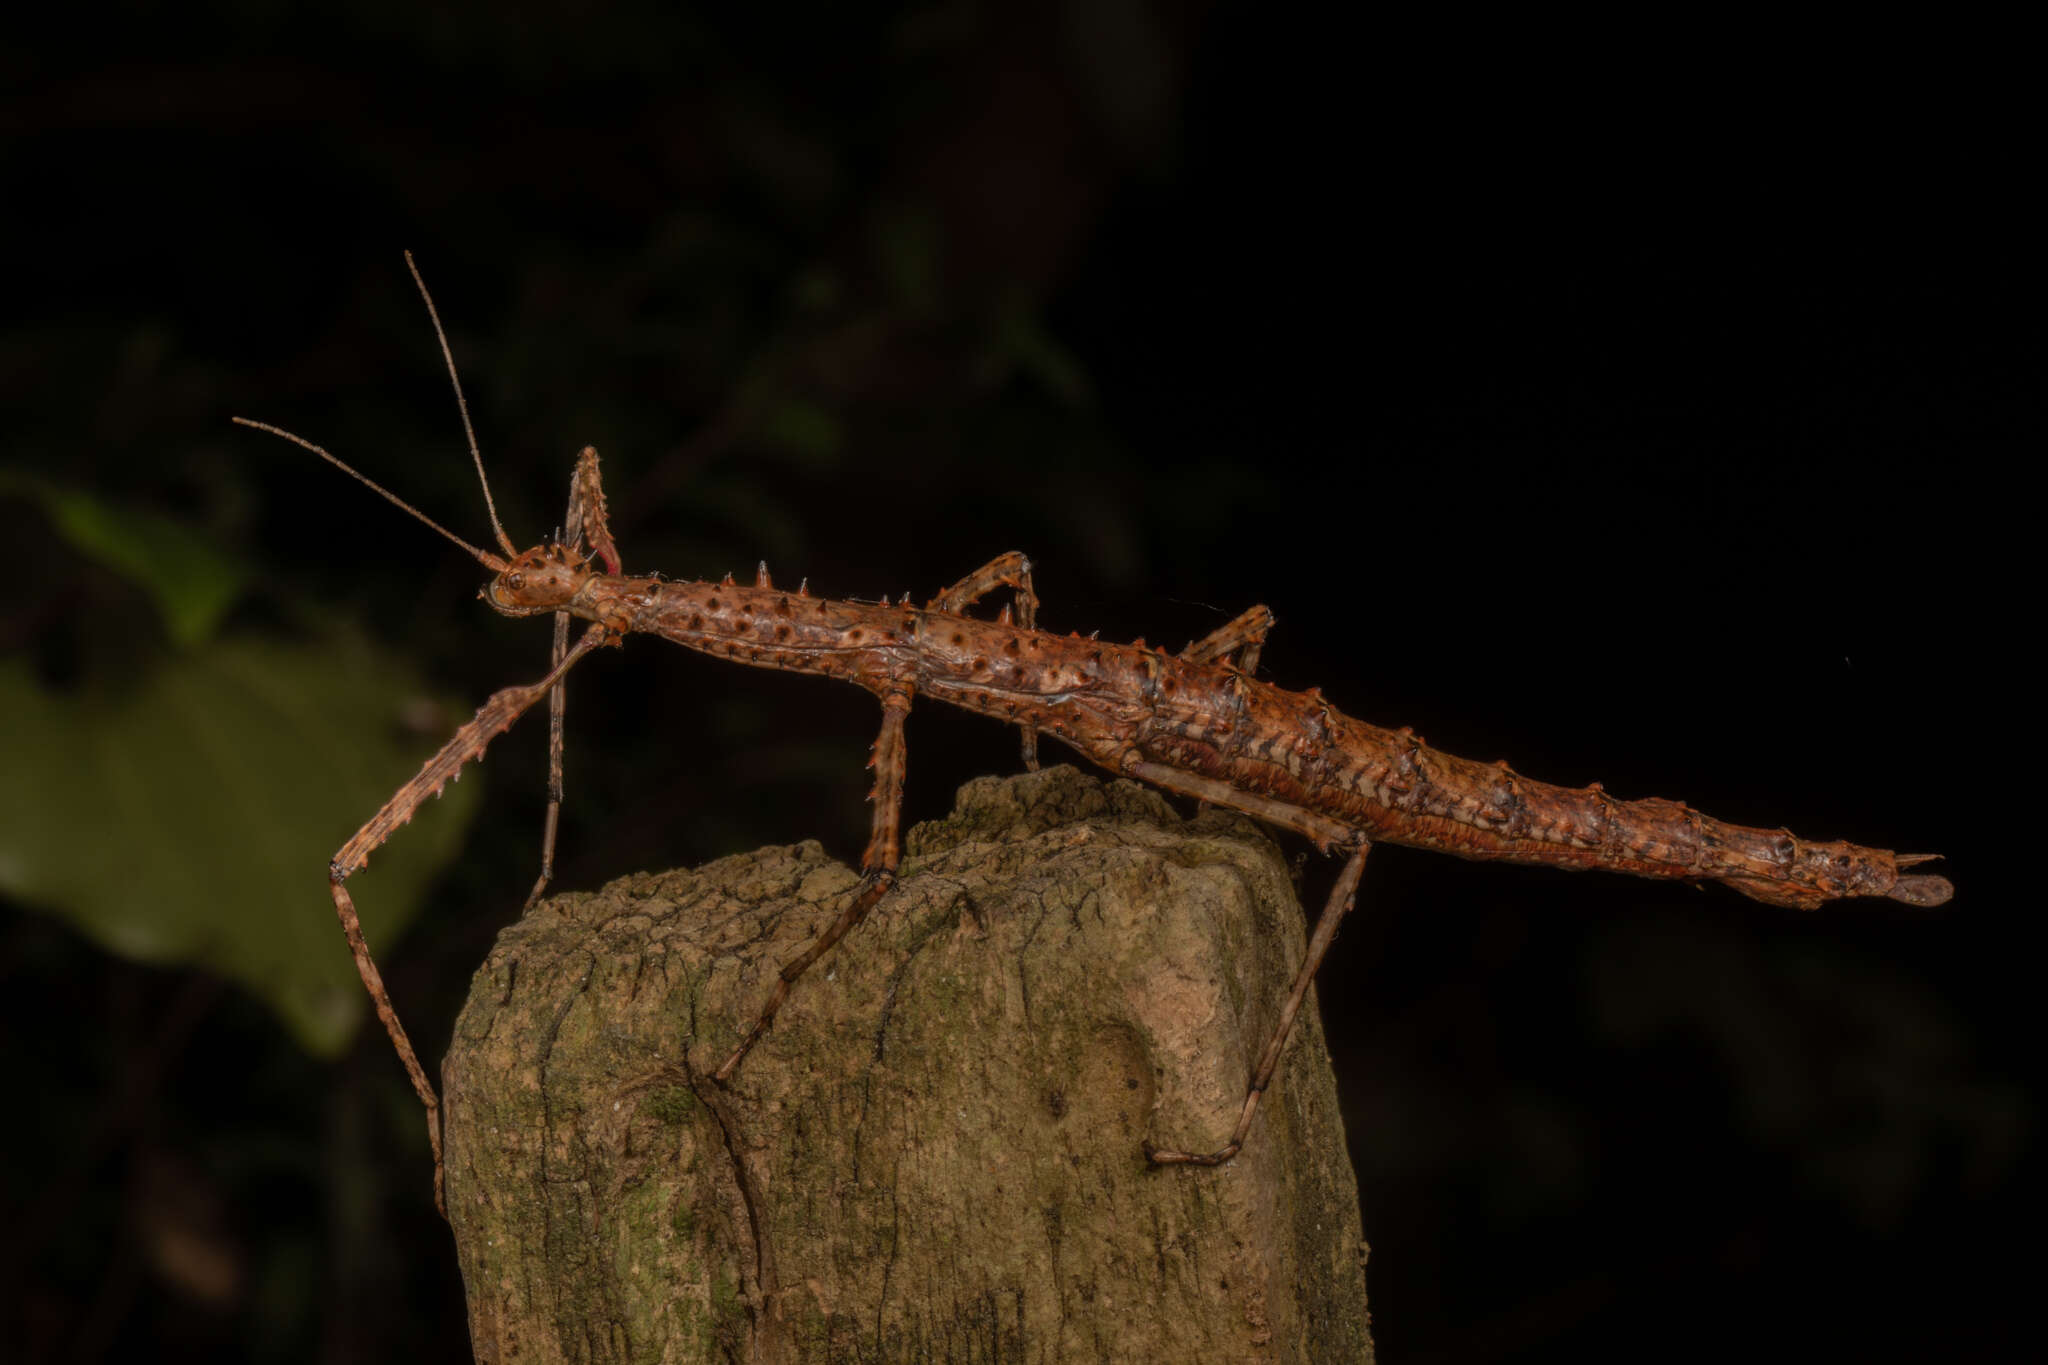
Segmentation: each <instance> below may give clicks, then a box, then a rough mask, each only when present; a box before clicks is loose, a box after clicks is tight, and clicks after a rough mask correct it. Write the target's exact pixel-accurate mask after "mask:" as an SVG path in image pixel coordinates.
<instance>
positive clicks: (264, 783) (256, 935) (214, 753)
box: [0, 636, 477, 1057]
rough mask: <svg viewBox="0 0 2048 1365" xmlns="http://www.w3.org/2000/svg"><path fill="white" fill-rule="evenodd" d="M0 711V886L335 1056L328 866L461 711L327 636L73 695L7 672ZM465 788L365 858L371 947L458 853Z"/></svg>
mask: <svg viewBox="0 0 2048 1365" xmlns="http://www.w3.org/2000/svg"><path fill="white" fill-rule="evenodd" d="M422 712H424V715H425V717H426V721H425V723H423V722H422V721H421V719H420V717H421V713H422ZM0 713H5V714H6V715H7V716H8V717H9V718H10V725H11V726H13V727H16V728H17V733H16V737H15V739H14V741H13V742H12V743H11V744H10V745H9V750H10V752H9V755H8V762H7V764H6V766H5V768H4V769H0V890H4V891H6V892H7V893H9V894H10V895H14V896H18V897H20V898H21V899H22V900H23V901H25V902H27V903H29V904H32V905H40V906H43V907H45V908H47V909H49V910H51V911H52V912H54V913H56V914H60V915H62V916H64V917H65V918H67V919H69V920H71V921H72V922H73V923H75V924H77V925H78V926H79V927H80V928H81V929H83V930H84V931H85V932H86V933H87V934H89V935H90V936H91V937H92V938H93V939H94V940H95V941H96V942H98V943H99V944H101V945H102V946H103V947H105V948H107V949H109V950H110V951H113V952H117V953H120V954H122V955H123V956H125V957H129V958H133V959H135V960H136V961H138V962H152V963H159V964H172V963H187V964H190V965H193V966H198V967H204V968H207V969H210V970H213V971H217V972H219V973H221V974H222V975H224V976H227V977H229V978H231V979H233V980H235V981H238V982H240V983H241V984H242V985H243V986H245V987H247V988H248V989H249V990H251V991H253V992H254V993H256V994H257V995H259V996H261V997H262V998H263V999H264V1000H266V1001H268V1002H269V1003H270V1005H271V1007H272V1008H273V1009H275V1010H276V1011H277V1012H278V1014H279V1015H280V1016H282V1018H283V1019H284V1021H285V1022H286V1023H287V1024H288V1025H289V1026H290V1028H291V1030H292V1033H293V1035H294V1036H295V1037H296V1038H297V1039H298V1040H299V1043H300V1045H301V1046H303V1047H305V1048H306V1049H307V1050H308V1051H310V1052H313V1053H315V1054H316V1055H319V1056H323V1057H331V1056H333V1055H335V1054H336V1053H338V1052H339V1051H340V1050H341V1048H342V1046H343V1045H344V1044H345V1043H346V1042H347V1041H348V1039H349V1037H350V1035H351V1034H352V1033H353V1031H354V1029H355V1027H356V1025H357V1023H358V1022H359V1021H360V1020H361V1019H362V1017H363V1014H364V1009H365V1006H366V1003H367V1002H366V1000H365V997H364V993H363V990H362V986H361V984H360V983H359V982H358V981H357V979H356V973H355V968H354V965H353V963H352V961H351V960H350V958H349V956H348V954H347V953H346V952H345V951H337V949H336V944H337V942H338V941H339V936H338V931H337V929H336V926H335V924H334V923H333V920H332V917H331V914H323V913H321V912H322V910H323V909H327V908H328V905H329V903H328V899H327V897H326V896H325V895H324V894H323V883H324V881H325V877H324V873H325V870H326V864H327V862H328V860H329V859H330V858H331V857H332V856H333V855H334V851H335V849H336V848H338V847H339V846H340V844H341V841H342V840H343V839H345V838H347V836H348V835H349V834H350V833H351V832H353V830H354V829H355V827H356V826H357V825H358V824H359V823H360V822H361V821H362V820H363V818H364V817H365V816H366V814H367V813H368V812H371V811H374V810H376V809H377V807H378V806H379V805H381V804H382V803H383V801H384V800H385V798H387V797H388V796H389V795H390V794H391V792H392V791H394V790H395V789H396V788H397V787H398V786H399V785H400V784H402V783H403V782H405V781H406V779H408V778H409V777H411V776H412V775H413V773H415V772H417V771H418V767H419V763H420V761H421V758H422V754H423V750H424V749H425V746H426V745H427V744H430V743H432V742H433V741H432V740H431V739H424V740H423V737H422V735H423V732H424V733H430V734H431V733H445V732H446V731H447V730H448V729H449V728H450V726H449V725H447V724H436V723H433V722H436V721H441V722H446V721H451V720H452V719H453V717H454V716H455V715H456V714H457V713H456V710H455V708H453V707H442V706H439V705H436V704H434V703H432V702H430V701H428V700H427V699H426V697H425V695H424V693H423V692H422V691H421V690H420V689H419V687H418V686H417V684H416V683H414V682H413V681H412V680H411V676H410V670H409V669H408V668H407V667H406V665H405V664H404V663H403V662H402V661H400V660H398V659H396V658H393V657H391V656H390V655H389V654H388V653H384V652H380V651H377V650H375V649H373V648H371V647H369V646H368V645H366V644H364V643H363V642H361V641H360V640H352V639H349V638H347V637H340V636H338V637H332V638H327V639H321V640H317V641H311V642H305V643H288V642H280V641H262V640H254V639H223V640H218V641H214V642H211V643H209V644H206V645H202V646H199V647H197V648H194V649H191V650H186V651H181V652H179V653H176V654H172V655H168V656H166V657H165V658H164V659H163V660H162V661H161V662H160V663H159V664H158V665H157V666H156V667H154V668H152V669H151V670H150V671H149V673H148V674H147V676H145V677H144V678H142V679H141V680H139V681H138V682H136V683H135V684H134V685H132V686H129V687H124V688H120V689H113V690H102V689H94V690H92V691H89V692H86V693H83V694H62V693H56V692H52V691H50V690H49V689H48V688H46V687H45V686H44V685H42V684H41V683H40V682H38V681H37V680H36V678H35V677H34V676H33V674H32V671H31V669H30V667H29V665H28V661H27V660H25V659H22V658H18V657H17V658H8V659H0ZM476 794H477V793H476V784H474V783H472V784H470V785H469V786H468V787H467V788H464V787H459V786H451V787H450V788H449V789H448V792H447V794H446V799H444V800H442V801H441V802H439V803H437V804H434V805H430V806H429V807H427V808H426V809H425V810H424V811H422V812H421V815H420V817H419V818H418V819H416V820H415V821H414V822H413V828H412V829H411V830H409V831H408V832H407V837H405V838H403V839H397V840H393V841H392V842H391V843H390V844H389V845H387V846H386V847H385V848H384V849H383V850H380V851H379V853H378V854H377V856H376V857H375V859H374V861H375V863H376V865H377V876H376V880H375V886H376V890H375V892H374V893H373V894H368V895H361V896H359V898H358V908H359V913H360V915H361V917H362V921H363V932H364V935H365V936H366V937H367V938H368V940H369V942H370V946H371V949H372V951H376V950H377V949H379V948H382V947H384V946H386V945H388V944H389V943H391V942H392V941H393V940H394V939H395V938H396V937H397V935H398V933H399V931H400V930H401V929H402V928H403V927H404V925H405V923H406V922H407V921H408V920H409V919H410V918H411V917H412V914H413V912H414V910H415V909H416V908H417V907H418V905H419V903H420V901H421V899H422V897H423V896H424V895H425V892H426V890H427V886H428V883H429V882H430V881H431V879H432V878H433V876H434V874H435V872H436V871H437V870H438V869H439V868H440V867H441V865H442V864H443V863H445V862H446V861H447V859H448V858H449V857H451V856H452V855H453V854H454V853H455V851H456V850H457V849H458V848H459V847H460V846H461V840H462V835H463V830H464V828H465V826H466V825H467V824H468V822H469V819H470V816H471V815H472V814H473V813H474V811H475V809H476V802H475V799H474V798H475V796H476Z"/></svg>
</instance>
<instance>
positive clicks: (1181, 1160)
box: [1145, 1142, 1244, 1166]
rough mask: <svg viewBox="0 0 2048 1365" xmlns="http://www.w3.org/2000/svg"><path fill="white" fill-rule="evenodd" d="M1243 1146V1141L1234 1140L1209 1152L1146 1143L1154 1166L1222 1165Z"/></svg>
mask: <svg viewBox="0 0 2048 1365" xmlns="http://www.w3.org/2000/svg"><path fill="white" fill-rule="evenodd" d="M1243 1146H1244V1143H1242V1142H1232V1143H1229V1144H1227V1145H1225V1146H1222V1147H1218V1148H1217V1149H1216V1150H1215V1151H1213V1152H1208V1153H1199V1152H1169V1151H1167V1150H1166V1149H1165V1148H1163V1147H1154V1146H1153V1145H1152V1144H1151V1143H1150V1142H1147V1143H1146V1144H1145V1160H1147V1161H1149V1162H1151V1163H1152V1164H1153V1165H1154V1166H1221V1165H1222V1164H1223V1163H1224V1162H1226V1161H1228V1160H1230V1158H1232V1157H1234V1156H1236V1155H1237V1153H1238V1150H1239V1149H1240V1148H1242V1147H1243Z"/></svg>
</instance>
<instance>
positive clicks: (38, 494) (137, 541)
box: [0, 471, 248, 646]
mask: <svg viewBox="0 0 2048 1365" xmlns="http://www.w3.org/2000/svg"><path fill="white" fill-rule="evenodd" d="M0 493H18V494H20V495H22V496H24V497H27V498H30V499H32V500H34V501H35V502H38V503H40V504H41V505H42V508H43V513H44V515H46V516H48V517H49V519H50V524H51V525H52V526H53V527H55V528H56V530H57V533H58V534H59V535H61V536H62V537H63V538H64V539H65V540H67V541H69V542H70V544H71V546H72V548H73V549H76V550H77V551H78V552H79V553H80V554H83V555H86V556H88V557H89V558H91V559H94V560H96V561H98V562H99V563H100V564H102V565H105V566H106V567H107V568H109V569H112V570H113V571H114V572H116V573H118V574H121V575H122V576H124V577H126V578H129V579H132V580H133V581H135V582H136V583H138V584H140V585H141V586H142V588H143V589H144V590H145V591H147V592H148V593H149V595H150V596H151V597H152V598H154V599H155V600H156V606H157V611H158V613H159V614H160V615H161V616H162V617H163V621H164V629H165V630H166V632H168V633H169V635H170V637H171V639H172V640H173V641H175V642H176V643H178V644H180V645H184V646H191V645H196V644H198V643H200V642H201V641H202V640H205V639H207V638H209V637H210V636H212V634H213V632H214V630H215V628H217V627H218V626H219V625H220V621H221V617H223V616H224V615H226V614H227V609H228V608H229V607H230V606H232V605H234V601H235V599H236V598H237V597H239V596H240V595H241V592H242V587H243V585H244V584H245V583H246V582H247V581H248V574H247V572H246V571H245V570H244V569H243V568H242V566H241V565H240V564H238V563H236V562H235V560H234V559H233V558H232V557H230V556H229V555H228V554H226V553H225V552H224V551H222V550H221V549H220V548H219V547H218V546H216V545H215V544H214V543H213V542H212V541H210V540H208V539H207V538H206V537H204V536H202V535H200V534H199V533H198V532H196V531H194V530H193V529H192V528H191V527H189V526H187V525H185V524H184V523H183V522H180V521H176V520H173V519H172V518H170V517H166V516H163V515H161V514H159V513H156V512H150V511H145V510H143V509H142V508H138V507H121V506H118V505H116V504H114V503H110V502H104V501H102V500H101V499H99V498H97V497H95V496H93V495H92V494H90V493H86V492H83V491H81V490H78V489H72V488H62V487H59V486H58V485H56V484H53V483H50V482H48V481H46V480H43V479H38V478H34V477H32V476H30V475H26V474H21V473H17V472H12V471H4V472H0Z"/></svg>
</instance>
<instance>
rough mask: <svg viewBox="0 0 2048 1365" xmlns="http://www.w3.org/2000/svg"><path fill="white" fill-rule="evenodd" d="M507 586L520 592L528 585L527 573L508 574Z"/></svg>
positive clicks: (506, 578) (506, 577)
mask: <svg viewBox="0 0 2048 1365" xmlns="http://www.w3.org/2000/svg"><path fill="white" fill-rule="evenodd" d="M505 586H506V587H508V588H510V589H512V591H514V592H518V591H519V590H520V589H521V588H523V587H525V586H526V575H525V574H523V573H508V574H506V575H505Z"/></svg>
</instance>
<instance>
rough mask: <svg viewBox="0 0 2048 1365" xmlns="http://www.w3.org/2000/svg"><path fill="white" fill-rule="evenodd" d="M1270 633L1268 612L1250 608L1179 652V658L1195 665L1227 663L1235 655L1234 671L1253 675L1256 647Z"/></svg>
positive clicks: (1271, 619)
mask: <svg viewBox="0 0 2048 1365" xmlns="http://www.w3.org/2000/svg"><path fill="white" fill-rule="evenodd" d="M1272 629H1273V612H1272V609H1271V608H1269V607H1253V608H1252V609H1251V610H1250V611H1247V612H1245V613H1244V614H1243V615H1242V616H1239V617H1238V618H1237V619H1236V620H1234V621H1231V622H1229V623H1228V624H1226V625H1222V626H1218V627H1217V628H1216V629H1215V630H1212V631H1210V632H1209V633H1208V634H1207V635H1204V636H1203V637H1202V638H1201V639H1199V640H1197V641H1195V642H1194V643H1193V644H1191V645H1189V646H1188V647H1187V648H1186V649H1184V650H1182V651H1181V652H1180V657H1181V658H1183V659H1188V660H1191V661H1193V662H1195V663H1198V664H1213V663H1216V662H1217V661H1219V660H1222V659H1228V658H1229V657H1230V656H1231V654H1232V653H1233V652H1235V653H1236V655H1237V667H1238V671H1239V672H1242V673H1256V672H1257V671H1258V668H1259V647H1260V646H1261V645H1263V644H1265V643H1266V635H1267V633H1268V632H1269V631H1271V630H1272Z"/></svg>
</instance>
